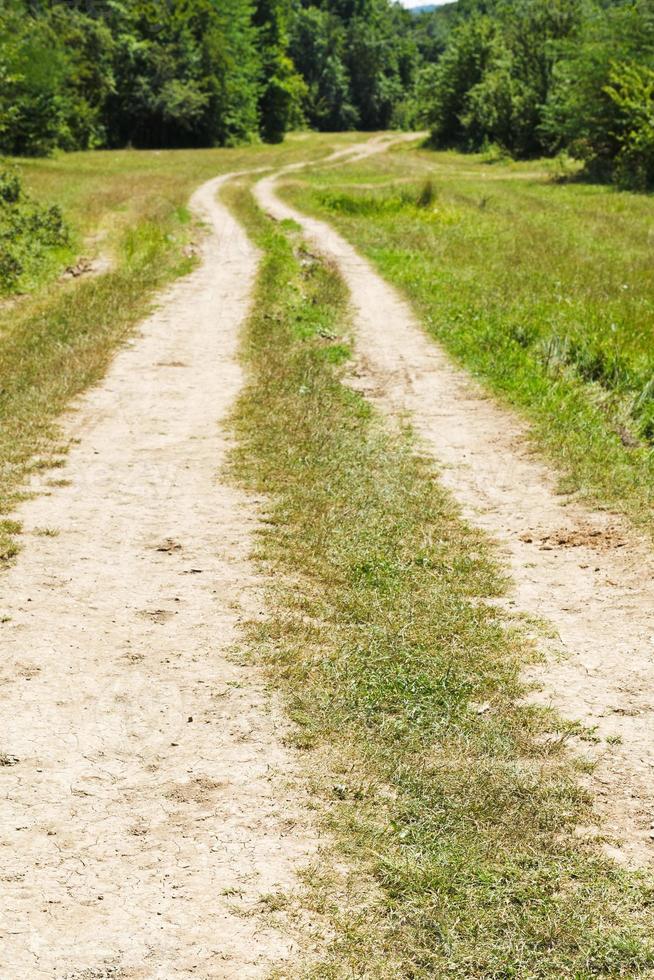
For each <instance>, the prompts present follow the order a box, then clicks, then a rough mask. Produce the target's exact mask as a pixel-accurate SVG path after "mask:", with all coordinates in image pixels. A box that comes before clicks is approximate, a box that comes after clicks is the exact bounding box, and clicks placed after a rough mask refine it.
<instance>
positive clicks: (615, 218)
mask: <svg viewBox="0 0 654 980" xmlns="http://www.w3.org/2000/svg"><path fill="white" fill-rule="evenodd" d="M554 176H555V174H554V173H553V171H552V170H548V169H547V168H546V166H545V165H541V164H538V163H533V162H532V163H529V164H515V163H502V162H496V163H494V164H492V165H491V164H489V163H487V162H484V160H483V159H481V158H479V157H476V158H475V157H464V156H460V155H457V154H454V153H432V152H429V151H424V150H416V149H407V148H401V149H398V150H396V151H395V152H391V153H387V154H385V155H384V156H383V157H374V158H370V159H369V160H368V161H366V162H364V163H359V164H357V165H351V166H346V167H341V168H339V169H338V170H335V169H333V170H329V169H325V168H316V169H313V170H312V171H310V172H308V173H307V175H306V177H303V178H302V180H303V181H304V183H303V184H300V183H295V184H294V185H293V186H291V187H289V188H288V189H287V192H286V193H287V194H288V196H289V197H290V198H291V199H292V200H293V202H294V203H295V204H297V205H298V206H300V207H301V208H304V209H306V210H309V211H311V212H312V213H316V214H318V215H320V216H323V217H327V218H328V219H329V220H330V221H332V222H333V223H334V224H335V225H336V226H337V227H338V229H339V230H340V231H341V232H342V233H343V234H344V235H345V236H346V237H347V238H348V239H349V240H350V241H351V242H352V243H353V244H355V245H356V246H357V247H359V248H360V249H361V251H362V252H363V253H364V254H365V255H367V256H369V257H370V258H371V259H372V261H373V262H374V264H375V265H376V266H377V268H378V269H379V271H380V272H381V273H382V274H383V275H384V276H385V277H386V278H387V279H388V280H389V281H390V282H392V283H394V284H395V285H397V286H399V287H400V289H401V290H402V291H403V292H404V293H405V294H406V296H407V297H408V298H409V299H410V301H411V302H412V303H413V305H414V307H415V310H416V312H417V313H418V315H419V317H420V318H421V319H422V321H423V322H424V323H425V326H426V328H427V330H428V331H429V332H430V333H431V334H432V335H433V336H434V337H436V338H438V340H439V341H440V342H441V343H442V344H443V345H444V346H445V347H446V348H447V349H448V350H449V352H450V353H451V354H452V355H453V356H454V358H455V359H456V360H457V361H458V362H459V363H461V364H463V365H464V366H465V367H466V368H467V369H469V370H470V371H471V372H472V373H473V374H475V375H476V376H478V377H479V378H481V379H482V380H483V381H484V382H486V383H487V384H488V385H489V386H490V387H491V388H492V389H493V390H494V391H495V392H496V393H498V394H499V395H500V396H501V397H502V398H503V399H505V400H506V401H507V402H509V403H510V404H512V405H514V406H516V407H518V408H519V409H520V410H521V411H522V412H524V413H525V415H526V416H527V417H528V418H529V419H530V421H531V422H532V423H533V434H534V438H535V440H536V443H537V444H538V445H539V446H540V448H541V449H542V450H543V451H544V453H545V454H546V455H547V457H548V458H549V459H550V460H552V461H554V462H555V463H556V465H557V466H558V467H559V471H560V473H561V474H562V475H563V476H564V480H563V483H562V486H563V488H564V489H566V490H569V491H579V492H580V493H581V494H582V495H584V496H585V497H587V498H589V499H591V500H594V501H596V502H601V503H603V504H605V505H608V506H610V507H612V508H614V509H615V510H617V511H621V512H623V513H626V514H628V515H629V516H630V517H631V518H632V519H633V520H634V521H636V522H638V523H640V524H642V525H643V526H644V527H646V528H647V529H648V531H649V532H652V531H654V508H653V505H654V281H653V279H652V275H651V265H652V228H653V227H654V199H652V198H651V197H644V196H639V195H636V194H628V193H618V192H616V191H614V190H611V189H609V188H606V187H601V186H593V185H590V184H582V183H574V182H573V183H570V182H568V183H561V182H557V181H556V180H554V179H553V177H554Z"/></svg>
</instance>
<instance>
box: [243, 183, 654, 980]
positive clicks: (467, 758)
mask: <svg viewBox="0 0 654 980" xmlns="http://www.w3.org/2000/svg"><path fill="white" fill-rule="evenodd" d="M228 199H229V201H230V203H231V205H232V206H233V207H234V208H235V209H236V211H237V213H238V215H239V217H240V218H241V220H243V221H244V222H245V223H246V226H247V228H248V231H249V233H250V234H251V235H252V236H253V238H254V239H255V240H256V242H257V244H258V245H259V247H260V248H261V249H262V251H263V259H262V266H261V271H260V275H259V280H258V285H257V290H256V298H255V306H254V310H253V313H252V315H251V318H250V321H249V324H248V327H247V333H246V336H245V338H244V356H245V360H246V364H247V368H248V371H249V380H248V383H247V386H246V389H245V391H244V394H243V395H242V397H241V399H240V402H239V405H238V408H237V411H236V415H235V429H236V432H237V434H238V437H239V444H238V449H237V450H236V451H235V457H234V468H235V474H236V476H237V477H238V479H239V481H240V482H241V484H243V485H245V486H246V487H247V488H248V489H250V490H251V491H255V492H257V493H265V494H266V495H267V499H268V512H267V515H266V521H265V524H264V525H263V527H262V530H261V532H260V534H259V537H258V545H257V549H258V558H259V560H260V561H261V562H263V563H264V566H265V568H266V571H267V575H268V580H269V581H270V582H271V585H270V601H269V606H268V615H267V617H266V618H265V620H264V621H262V622H260V623H256V624H253V625H252V626H251V636H250V639H251V645H252V650H253V654H254V655H255V656H256V657H259V658H263V659H264V661H265V662H266V663H267V665H268V667H269V670H270V676H271V678H272V679H273V681H274V683H275V684H276V685H278V686H281V688H282V689H283V691H284V692H285V695H286V698H287V702H288V705H289V710H290V714H291V717H292V718H293V720H294V722H295V723H296V728H295V741H296V744H297V745H298V746H299V748H300V749H301V750H303V752H304V753H305V758H306V763H307V767H308V769H309V772H310V773H311V780H312V783H313V786H314V789H315V793H316V794H317V797H318V798H319V809H320V810H321V812H323V813H324V814H325V819H326V821H327V824H328V826H329V827H330V829H331V831H332V834H333V836H334V839H335V840H336V841H337V842H338V847H339V848H340V849H341V851H342V852H343V853H344V854H345V856H346V858H347V860H346V862H345V863H346V864H347V865H349V867H350V868H351V872H350V874H349V878H348V880H347V882H346V883H345V884H343V883H342V882H340V883H339V882H336V880H335V879H334V878H330V872H329V871H325V867H329V866H330V865H331V863H332V862H331V861H327V862H325V864H324V867H323V869H322V871H318V870H317V869H314V870H313V872H312V873H310V874H309V875H308V882H309V885H310V888H309V896H310V898H311V900H313V901H314V902H315V903H316V907H318V908H319V909H320V911H321V912H323V913H325V914H326V915H327V916H328V917H330V919H331V923H332V926H333V929H334V932H333V941H332V943H331V946H330V948H329V950H328V952H327V953H326V954H325V956H324V958H323V959H322V961H321V962H320V963H319V964H315V963H314V964H313V965H311V966H308V967H307V975H311V976H318V977H346V976H347V977H350V976H365V977H398V976H402V977H434V976H438V977H440V976H447V977H460V978H466V980H471V978H482V977H483V978H508V977H515V978H520V980H528V978H538V980H542V978H552V980H554V978H557V980H559V978H561V977H574V978H579V980H581V978H591V977H618V976H634V977H635V976H649V975H653V973H654V948H653V947H652V943H651V939H650V937H651V913H650V903H651V901H652V898H653V897H654V892H653V891H652V883H651V879H650V878H649V876H647V875H644V874H638V873H633V872H628V871H625V870H622V869H619V868H618V867H617V866H615V865H614V864H613V863H612V862H610V861H609V860H608V859H605V858H604V857H603V855H602V853H601V851H600V849H599V846H598V844H597V843H596V842H595V843H589V842H584V841H582V840H581V839H580V838H579V837H578V836H575V834H574V828H575V826H577V825H579V824H584V823H585V822H589V821H590V820H591V819H592V818H591V816H590V814H589V801H588V800H587V799H586V798H585V796H584V793H583V792H582V791H581V790H580V788H579V782H578V777H579V770H580V768H581V763H580V762H577V761H575V760H574V759H573V758H572V757H571V756H570V755H568V754H567V753H566V752H565V751H564V749H563V746H564V744H565V739H566V735H567V734H568V733H569V731H570V727H569V726H567V725H566V724H565V723H563V722H562V721H561V720H560V719H557V718H556V717H555V716H554V715H553V714H552V713H551V712H549V711H545V710H543V709H539V708H535V707H533V706H532V707H530V706H527V705H525V704H521V703H520V702H519V698H520V695H521V694H522V693H523V691H522V687H521V684H520V680H519V670H520V667H521V666H522V665H523V664H524V663H526V662H527V661H528V660H529V659H530V658H531V657H532V656H533V651H532V649H531V647H530V645H529V643H528V642H527V641H526V639H525V638H524V636H523V635H522V633H521V632H520V630H518V629H517V628H516V629H513V628H508V627H507V626H506V624H505V623H503V622H502V621H501V619H500V616H499V613H498V612H497V610H495V609H494V608H493V606H492V604H490V603H488V602H486V601H485V600H486V599H488V598H491V597H493V596H497V595H499V594H501V592H502V590H503V587H504V581H503V576H502V572H501V570H500V568H499V567H498V565H497V564H496V562H495V558H494V556H493V553H492V550H491V549H490V546H489V543H488V542H487V541H486V540H484V538H483V537H482V536H481V535H480V534H479V533H478V532H476V531H474V530H472V529H471V528H469V527H468V526H467V525H466V524H465V523H464V522H463V521H462V520H461V518H460V516H459V515H458V513H457V511H456V509H455V507H454V506H453V504H452V502H451V500H450V499H449V497H448V496H447V494H446V493H445V492H444V490H443V489H442V488H441V487H440V486H439V483H438V480H437V475H436V473H435V471H434V468H433V467H432V465H431V464H430V463H429V462H428V461H426V460H425V459H424V458H423V457H422V456H421V454H420V452H419V451H418V449H417V447H416V446H415V445H414V443H413V441H412V436H411V433H410V432H409V431H406V430H404V429H397V430H395V429H392V428H391V427H389V426H388V425H386V424H384V422H383V420H382V419H380V418H379V416H378V415H377V413H376V412H375V411H374V410H373V409H372V408H371V407H370V405H369V404H368V403H367V402H366V401H365V400H364V399H363V398H362V397H361V396H360V395H359V394H357V393H356V392H355V391H353V390H352V389H351V388H350V387H348V385H347V384H346V383H345V382H346V379H347V372H348V370H350V367H351V366H350V364H349V359H350V347H349V330H350V326H349V319H348V304H347V295H346V292H345V287H344V285H343V283H342V281H341V279H340V277H339V275H338V274H337V272H336V270H335V269H333V268H331V267H330V266H329V265H328V264H326V263H325V262H324V261H322V260H321V259H320V257H318V256H315V255H312V254H311V253H310V252H309V251H308V249H307V248H306V246H305V245H303V243H302V241H301V239H300V237H299V234H298V230H297V229H296V228H295V227H294V226H293V223H292V222H283V223H282V224H281V225H275V224H273V223H272V222H271V221H270V220H269V219H267V218H265V217H264V216H263V215H262V214H261V212H259V211H258V210H257V209H256V208H255V206H254V204H253V202H252V199H251V196H250V195H249V193H248V190H247V188H246V187H244V186H240V187H232V188H231V189H230V190H229V191H228Z"/></svg>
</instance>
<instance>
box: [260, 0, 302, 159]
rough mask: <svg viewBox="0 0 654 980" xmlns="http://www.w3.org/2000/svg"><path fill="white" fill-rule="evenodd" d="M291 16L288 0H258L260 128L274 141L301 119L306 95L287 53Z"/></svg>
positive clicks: (263, 133) (264, 136) (266, 137)
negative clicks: (260, 81)
mask: <svg viewBox="0 0 654 980" xmlns="http://www.w3.org/2000/svg"><path fill="white" fill-rule="evenodd" d="M289 17H290V7H289V5H288V3H287V2H286V0H257V3H256V7H255V13H254V24H255V26H256V28H257V31H258V43H259V52H260V58H261V80H262V84H261V91H260V96H259V116H260V129H261V135H262V136H263V138H264V139H265V140H267V141H268V142H271V143H277V142H279V141H280V140H282V139H283V138H284V133H285V132H286V131H287V130H288V129H290V128H291V126H292V125H293V124H297V123H299V122H300V120H301V117H302V101H303V99H304V98H305V97H306V84H305V82H304V81H303V79H302V77H301V76H300V75H299V74H298V73H297V72H296V70H295V66H294V64H293V62H292V60H291V58H290V57H289V56H288V47H289V36H288V20H289Z"/></svg>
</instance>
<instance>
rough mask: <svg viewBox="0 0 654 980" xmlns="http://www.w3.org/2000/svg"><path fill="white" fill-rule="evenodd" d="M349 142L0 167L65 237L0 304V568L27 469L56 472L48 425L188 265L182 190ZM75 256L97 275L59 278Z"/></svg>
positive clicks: (304, 140) (11, 547) (88, 156)
mask: <svg viewBox="0 0 654 980" xmlns="http://www.w3.org/2000/svg"><path fill="white" fill-rule="evenodd" d="M358 139H361V137H360V136H358V135H355V134H342V135H339V136H329V137H321V136H313V135H308V134H306V135H305V134H299V135H298V136H295V137H291V138H290V139H289V140H288V141H287V142H286V143H285V144H283V145H281V146H263V145H257V146H251V147H243V148H238V149H218V150H190V151H184V150H179V151H175V150H161V151H151V152H139V151H133V150H125V151H115V152H93V153H70V154H65V155H64V154H62V155H59V156H56V157H54V158H52V159H29V160H28V159H20V160H17V159H11V160H4V161H2V163H1V166H0V170H6V169H9V170H10V172H12V171H13V172H16V173H18V174H19V176H20V177H21V179H22V182H23V185H24V187H25V189H26V190H27V192H28V193H29V194H30V195H31V197H32V198H33V199H34V200H35V201H37V202H39V204H43V205H52V204H56V205H58V206H59V207H60V208H61V211H62V213H63V217H64V220H65V222H66V224H67V226H68V228H69V231H70V238H69V244H68V245H67V247H66V248H57V249H53V250H52V251H51V252H50V253H48V252H44V253H43V255H42V261H41V262H40V263H38V264H36V265H34V264H33V266H32V268H31V269H30V272H31V276H30V283H29V289H27V290H26V291H25V293H24V294H23V295H18V296H13V297H9V298H5V299H4V300H2V301H0V515H2V517H1V518H0V562H1V561H3V560H4V561H7V560H10V559H11V557H12V556H13V555H14V554H15V553H16V551H17V549H18V546H19V538H18V537H17V535H18V534H19V532H20V526H19V525H18V524H17V523H16V522H15V521H14V520H13V519H12V518H11V517H10V516H9V514H10V511H11V508H12V506H13V505H14V503H15V502H16V501H17V500H18V499H19V498H20V494H21V486H22V485H23V484H24V481H25V478H26V477H27V476H28V474H29V471H30V470H31V469H33V468H38V467H48V466H51V465H53V464H56V462H57V459H58V458H59V456H60V454H61V452H62V451H64V450H65V447H63V446H62V445H61V444H60V440H59V439H58V435H57V433H58V430H57V417H58V416H59V415H60V413H61V412H62V411H63V410H64V409H65V408H66V406H67V405H68V404H69V403H70V400H71V399H72V398H74V397H75V396H76V395H78V394H79V393H80V392H82V391H83V390H84V389H85V388H86V387H87V386H88V385H89V384H92V383H93V382H95V381H97V380H98V379H99V378H101V377H102V375H103V373H104V371H105V370H106V368H107V365H108V364H109V361H110V358H111V356H112V354H113V353H114V351H115V349H116V347H117V345H119V344H120V343H121V342H123V341H124V340H125V338H126V337H127V336H128V335H129V332H130V330H131V329H132V328H133V327H134V325H135V324H136V323H137V322H138V320H139V319H140V318H141V317H143V316H144V315H145V313H146V312H147V310H148V306H149V303H150V302H151V300H152V298H153V296H154V294H155V292H156V291H157V290H158V289H160V288H161V287H162V286H164V285H165V284H166V283H167V282H169V281H171V280H172V279H174V278H175V277H176V276H178V275H182V274H184V273H185V272H187V271H188V270H189V269H190V268H191V267H192V264H193V258H192V255H191V254H189V252H190V251H192V250H189V249H188V247H187V246H189V244H190V243H191V242H192V240H193V238H196V239H197V236H198V233H199V229H197V228H195V227H194V225H193V222H192V220H191V216H190V214H189V212H188V209H187V203H188V198H189V196H190V194H191V192H192V191H193V189H194V188H195V187H196V186H197V185H199V184H200V183H201V182H202V181H204V180H208V179H209V178H210V177H214V176H217V175H218V174H221V173H227V172H230V171H233V170H241V169H248V168H255V167H268V166H273V167H277V166H281V165H283V164H284V163H287V162H292V161H294V160H296V159H298V158H300V157H301V158H305V157H306V158H312V157H317V156H321V155H326V154H328V153H329V152H330V151H331V148H332V147H333V146H342V145H346V144H347V143H348V142H351V141H353V140H358ZM81 256H84V257H86V258H88V259H89V260H95V261H96V262H99V265H98V268H99V269H100V270H102V271H101V274H97V275H94V274H92V273H87V274H83V275H80V276H78V277H74V278H70V277H65V276H62V273H63V272H64V269H65V268H66V266H68V265H75V264H76V263H77V261H78V259H79V257H81Z"/></svg>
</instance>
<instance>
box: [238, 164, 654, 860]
mask: <svg viewBox="0 0 654 980" xmlns="http://www.w3.org/2000/svg"><path fill="white" fill-rule="evenodd" d="M275 182H276V178H275V177H266V178H264V179H263V180H262V181H261V182H260V183H259V184H258V187H257V196H258V199H259V202H260V204H261V206H262V207H263V208H264V209H265V210H266V211H267V212H269V213H270V214H271V215H273V216H274V217H276V218H278V219H281V218H293V219H294V220H295V221H297V222H299V223H300V225H301V226H302V227H303V229H304V231H305V233H306V235H307V237H308V238H309V240H310V241H311V242H312V243H313V245H314V246H315V247H316V248H317V249H318V250H320V251H322V252H323V254H326V255H327V256H330V257H331V258H332V259H334V260H335V261H336V262H337V264H338V265H339V267H340V269H341V271H342V273H343V275H344V277H345V280H346V282H347V284H348V286H349V289H350V291H351V295H352V300H353V303H354V307H355V310H356V318H355V343H356V346H357V351H358V358H359V362H358V369H357V373H358V378H357V379H356V384H357V386H358V387H359V388H360V389H361V390H363V391H364V392H365V394H366V395H368V396H369V397H370V398H372V399H374V400H375V401H376V402H377V403H378V404H379V405H380V406H381V407H382V409H383V410H385V411H387V412H389V413H391V414H395V415H398V414H403V413H408V414H409V417H410V419H411V420H412V422H413V425H414V427H415V429H416V431H417V433H418V435H419V437H420V439H421V440H422V442H423V444H424V446H425V447H426V448H427V449H428V450H429V451H431V453H432V454H433V456H434V458H435V459H436V461H437V462H438V464H439V465H440V466H442V467H443V470H442V479H443V482H444V484H445V485H446V486H447V487H448V488H449V489H450V490H451V492H452V493H453V495H454V496H455V498H456V499H457V500H458V501H459V503H460V504H461V506H462V509H463V513H464V516H466V517H467V518H468V519H469V520H470V521H471V522H472V523H474V524H476V525H478V526H480V527H482V528H483V529H484V530H485V531H487V532H488V533H489V535H490V536H491V537H492V538H493V539H494V540H496V541H497V542H499V544H500V547H501V550H502V552H503V553H504V555H505V557H506V560H507V563H508V565H509V567H510V570H511V572H512V578H513V590H512V594H511V595H510V597H509V601H508V603H507V608H508V610H509V611H510V612H511V613H512V614H514V613H526V614H529V615H530V616H535V617H538V618H539V619H544V620H545V621H546V622H547V623H548V624H549V625H550V626H553V627H554V629H555V631H556V632H557V633H558V636H559V641H558V642H550V643H548V644H545V643H544V642H542V643H541V646H542V647H543V648H544V649H546V650H547V653H548V658H547V664H546V665H545V667H544V668H543V669H539V670H538V671H535V672H534V679H535V680H536V681H537V683H538V685H539V686H540V689H541V691H540V695H539V700H541V701H542V700H543V699H545V700H546V701H547V702H548V703H551V704H552V705H554V706H555V707H556V708H558V709H559V710H560V711H561V713H562V714H563V715H565V716H567V717H568V718H570V719H573V720H578V721H580V722H582V723H584V724H585V725H587V726H590V727H591V728H592V729H593V730H594V731H595V732H596V736H597V741H593V740H590V741H589V740H584V741H579V742H578V744H577V746H576V748H577V749H578V750H579V751H581V752H584V753H586V754H588V755H590V756H591V757H592V758H593V759H597V760H598V767H597V770H596V773H595V775H594V777H593V779H592V782H591V786H592V789H593V791H594V793H595V795H596V799H597V812H598V824H599V826H598V827H594V828H585V831H586V832H588V833H590V834H596V833H599V832H601V833H602V834H608V835H610V836H611V838H613V843H612V844H610V845H608V849H609V850H610V852H611V853H612V854H613V855H614V856H615V857H617V858H618V859H625V860H626V859H629V860H633V861H635V862H637V863H648V862H650V861H652V859H654V840H653V839H652V838H653V837H654V834H653V832H652V828H653V826H654V824H653V823H652V821H653V819H654V782H653V780H652V774H653V772H654V741H652V731H653V730H654V727H653V726H654V599H653V597H652V582H653V581H654V561H653V559H652V555H651V550H650V549H648V548H647V547H646V546H645V544H644V543H642V542H640V541H639V540H637V538H636V537H635V535H634V534H633V533H632V532H630V531H629V530H628V529H627V528H625V527H623V526H621V524H620V522H619V521H618V520H617V519H615V518H614V517H612V516H611V515H610V514H607V513H604V512H592V511H590V510H588V509H586V508H583V507H581V506H579V505H577V504H574V503H573V502H571V501H570V499H569V498H566V497H563V496H561V495H559V494H558V493H557V492H556V486H555V479H554V476H553V474H552V473H550V472H548V470H547V469H546V468H545V467H544V466H543V465H541V464H540V463H539V462H538V461H537V460H535V459H534V457H533V454H532V453H530V451H529V444H528V441H527V438H526V432H525V429H524V427H523V426H522V425H521V424H520V422H519V421H518V420H517V419H516V418H515V417H514V416H513V415H511V414H510V413H509V412H507V411H504V410H502V409H501V408H499V407H498V406H497V405H495V404H494V403H493V401H492V400H490V399H489V398H488V397H486V396H485V395H484V393H483V392H482V391H480V390H479V388H478V387H476V386H475V385H474V384H473V383H472V382H471V380H470V379H469V378H468V376H467V375H465V374H464V373H463V372H461V371H459V370H456V369H455V368H454V367H453V366H452V364H451V362H450V361H449V360H448V358H447V357H446V356H445V354H444V353H443V352H442V350H441V349H439V347H438V345H437V344H436V343H435V342H434V341H433V340H431V339H429V338H428V337H427V336H426V334H425V333H424V331H423V330H422V328H421V327H420V325H419V324H418V323H417V322H416V321H415V319H414V317H413V315H412V313H411V310H410V308H409V306H408V304H407V303H406V302H404V301H403V300H402V299H401V298H400V297H399V295H398V294H397V293H396V292H395V291H394V290H393V289H392V288H391V287H390V286H389V285H388V284H386V283H385V282H384V281H383V280H382V279H381V278H380V276H378V275H377V274H376V272H375V271H374V270H373V269H372V267H371V266H370V264H369V263H368V262H367V261H365V260H364V259H363V258H362V257H361V256H359V255H358V254H357V252H356V251H355V249H353V248H352V247H351V246H350V245H349V244H348V243H347V242H346V241H345V240H344V239H343V238H342V237H341V236H340V235H338V234H337V233H336V232H335V231H334V229H333V228H331V227H330V226H329V225H328V224H325V223H324V222H321V221H318V220H316V219H314V218H310V217H307V216H304V215H302V214H300V213H299V212H298V211H297V210H295V209H293V208H291V207H289V206H288V205H286V204H285V203H284V202H282V201H281V200H280V199H279V197H278V196H277V194H276V191H275ZM580 830H581V828H580Z"/></svg>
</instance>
